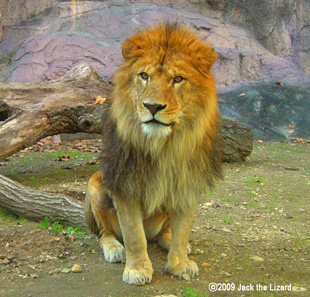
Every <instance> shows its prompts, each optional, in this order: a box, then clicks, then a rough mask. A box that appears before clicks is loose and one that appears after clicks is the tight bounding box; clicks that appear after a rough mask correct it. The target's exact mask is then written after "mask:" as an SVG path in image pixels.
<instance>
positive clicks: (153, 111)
mask: <svg viewBox="0 0 310 297" xmlns="http://www.w3.org/2000/svg"><path fill="white" fill-rule="evenodd" d="M143 105H144V106H145V107H146V108H147V109H148V110H149V111H150V112H151V114H152V115H153V116H155V114H156V113H157V112H158V111H160V110H162V109H165V108H166V107H167V104H165V105H162V104H149V103H144V102H143Z"/></svg>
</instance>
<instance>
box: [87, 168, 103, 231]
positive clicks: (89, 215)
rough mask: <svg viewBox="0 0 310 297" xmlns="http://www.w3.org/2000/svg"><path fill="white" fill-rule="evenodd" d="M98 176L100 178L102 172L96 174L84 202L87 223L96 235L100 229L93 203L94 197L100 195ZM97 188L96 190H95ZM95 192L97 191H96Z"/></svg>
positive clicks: (91, 180)
mask: <svg viewBox="0 0 310 297" xmlns="http://www.w3.org/2000/svg"><path fill="white" fill-rule="evenodd" d="M98 175H99V176H100V172H99V174H98V172H96V173H95V174H94V175H93V176H92V177H91V179H90V181H89V183H88V187H87V191H86V196H85V201H84V217H85V222H86V224H87V226H88V228H89V229H90V231H91V232H93V233H94V234H96V235H99V228H98V225H97V223H96V220H95V216H94V213H93V210H92V205H91V202H92V201H93V198H94V197H93V196H94V195H96V194H98V193H97V191H96V184H97V180H98V178H99V177H98ZM94 188H95V189H94ZM94 190H95V191H94Z"/></svg>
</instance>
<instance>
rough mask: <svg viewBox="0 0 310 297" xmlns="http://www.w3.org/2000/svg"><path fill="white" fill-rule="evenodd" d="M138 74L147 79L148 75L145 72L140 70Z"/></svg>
mask: <svg viewBox="0 0 310 297" xmlns="http://www.w3.org/2000/svg"><path fill="white" fill-rule="evenodd" d="M140 76H141V78H142V79H143V80H148V79H149V75H148V74H147V73H146V72H141V73H140Z"/></svg>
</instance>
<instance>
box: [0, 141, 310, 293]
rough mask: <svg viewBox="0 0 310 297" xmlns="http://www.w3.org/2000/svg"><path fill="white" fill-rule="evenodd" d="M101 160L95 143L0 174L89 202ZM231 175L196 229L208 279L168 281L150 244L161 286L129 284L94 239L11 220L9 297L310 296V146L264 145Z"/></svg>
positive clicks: (5, 226) (2, 167) (3, 217)
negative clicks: (92, 178) (90, 184)
mask: <svg viewBox="0 0 310 297" xmlns="http://www.w3.org/2000/svg"><path fill="white" fill-rule="evenodd" d="M98 146H99V144H98ZM97 156H98V152H97V146H96V145H90V143H89V142H88V143H84V142H82V143H81V142H80V143H71V144H67V145H64V146H59V145H55V144H52V143H50V144H47V143H41V144H40V143H39V144H38V145H36V146H34V147H33V148H32V149H31V150H26V151H23V152H20V153H18V154H16V155H15V156H13V157H11V158H10V160H9V161H7V162H4V163H1V164H0V173H1V174H4V175H6V176H8V177H10V178H12V179H14V180H17V181H19V182H21V183H23V184H25V185H28V186H31V187H37V188H41V189H44V190H51V191H58V192H65V193H67V194H71V195H72V196H74V197H75V198H78V199H83V196H84V194H83V191H85V189H86V182H87V180H88V179H89V177H90V175H91V173H92V172H94V171H96V170H97V169H98V164H96V158H97ZM224 170H225V171H224V173H225V174H224V175H225V178H224V180H223V181H221V182H219V183H218V185H217V186H216V188H215V189H214V190H213V192H212V193H211V192H210V191H206V195H205V196H204V197H202V198H201V201H200V205H199V207H198V210H197V214H196V217H195V222H194V226H193V229H192V241H191V244H192V247H193V253H192V254H191V255H190V258H191V259H193V260H195V261H196V263H197V264H198V266H199V268H200V274H199V277H198V278H196V279H193V280H191V281H189V282H186V281H182V280H179V279H178V278H176V277H172V276H170V275H167V274H165V272H164V266H165V262H166V252H165V251H164V250H162V249H161V248H160V247H158V246H157V245H156V243H149V247H148V251H149V255H150V259H151V261H152V263H153V268H154V271H155V272H154V276H153V281H152V283H151V284H149V285H146V286H143V287H135V286H130V285H126V284H124V283H123V282H122V280H121V275H122V271H123V269H124V264H109V263H107V262H105V260H104V257H103V254H102V251H101V248H100V247H99V245H98V243H97V241H96V238H95V237H94V236H93V235H91V234H90V233H89V232H88V231H86V232H84V233H83V232H78V231H80V229H79V228H78V229H74V228H76V226H61V227H63V230H61V229H58V231H57V232H58V233H57V232H55V230H54V226H53V225H52V221H51V220H50V219H49V220H50V221H49V222H48V223H47V222H33V221H30V220H27V219H25V218H16V217H14V216H12V215H10V214H8V213H6V212H4V211H1V213H0V296H3V297H4V296H35V297H36V296H38V297H39V296H40V297H44V296H59V297H61V296H66V297H68V296H89V297H90V296H121V297H122V296H124V297H125V296H126V297H128V296H156V295H162V294H173V295H176V296H183V297H190V296H191V297H195V296H196V297H198V296H295V295H296V296H310V281H309V280H310V227H309V226H310V215H309V214H310V203H309V202H310V145H307V144H299V143H256V144H255V148H254V151H253V153H252V154H251V156H250V157H249V158H248V159H247V160H246V162H244V163H234V164H225V165H224ZM60 223H61V222H60ZM60 223H59V224H60ZM73 229H74V230H75V232H71V231H72V230H73ZM77 230H78V231H77ZM70 232H71V233H72V234H70ZM55 233H56V234H55ZM74 265H78V266H79V267H80V269H81V272H73V270H75V269H77V270H79V267H77V266H75V268H73V266H74ZM212 283H215V284H217V292H211V290H212V289H214V287H213V285H212ZM220 289H221V290H222V291H220Z"/></svg>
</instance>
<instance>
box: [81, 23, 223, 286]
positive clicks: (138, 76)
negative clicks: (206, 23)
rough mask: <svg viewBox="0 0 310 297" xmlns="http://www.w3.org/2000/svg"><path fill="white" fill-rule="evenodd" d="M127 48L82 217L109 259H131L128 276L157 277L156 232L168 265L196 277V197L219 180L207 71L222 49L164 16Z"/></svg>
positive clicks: (215, 117)
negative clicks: (152, 249) (151, 250)
mask: <svg viewBox="0 0 310 297" xmlns="http://www.w3.org/2000/svg"><path fill="white" fill-rule="evenodd" d="M122 54H123V57H124V62H123V64H122V65H121V66H120V67H119V68H118V70H117V71H116V74H115V77H114V90H113V92H112V95H111V99H109V100H107V102H106V104H108V109H107V112H106V114H105V116H104V118H103V129H104V132H103V145H102V153H101V158H102V168H101V170H100V171H98V172H96V173H95V174H94V175H93V176H92V177H91V179H90V181H89V184H88V189H87V193H86V198H85V219H86V222H87V224H88V226H89V228H90V229H91V231H92V232H94V233H95V234H96V235H98V239H99V242H100V245H101V246H102V248H103V253H104V257H105V259H106V260H107V261H108V262H122V261H124V260H125V258H126V264H125V270H124V273H123V281H124V282H125V283H128V284H133V285H144V284H146V283H150V282H151V280H152V274H153V268H152V264H151V261H150V259H149V256H148V254H147V241H149V240H153V239H157V240H158V244H159V245H160V246H161V247H163V248H164V249H166V250H168V251H169V252H168V256H167V264H166V271H167V272H168V273H170V274H172V275H174V276H178V277H179V278H181V279H185V280H189V279H190V278H194V277H196V276H197V275H198V266H197V264H196V263H195V262H194V261H191V260H189V259H188V253H189V252H190V245H189V244H188V242H189V238H190V233H191V228H192V223H193V217H194V213H195V209H196V207H197V205H198V199H199V198H200V197H201V194H202V193H204V192H205V191H206V187H207V186H212V185H213V184H214V182H215V180H216V179H218V178H221V144H220V142H219V141H218V139H219V137H218V134H219V133H218V130H219V123H220V121H219V111H218V103H217V95H216V88H215V81H214V77H213V76H212V74H211V72H210V67H211V66H212V64H213V63H214V62H215V60H216V58H217V54H216V52H215V51H214V49H213V48H212V47H211V46H210V45H209V44H206V43H204V42H203V41H202V40H201V39H199V37H198V36H197V35H196V33H194V32H193V31H191V30H190V29H189V28H187V27H186V26H184V25H180V24H168V23H164V24H160V25H157V26H155V27H153V28H149V29H146V30H144V31H141V32H140V33H138V34H136V35H134V36H132V37H130V38H129V39H127V40H126V41H125V42H124V43H123V46H122ZM123 244H124V245H123ZM124 246H125V248H124Z"/></svg>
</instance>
